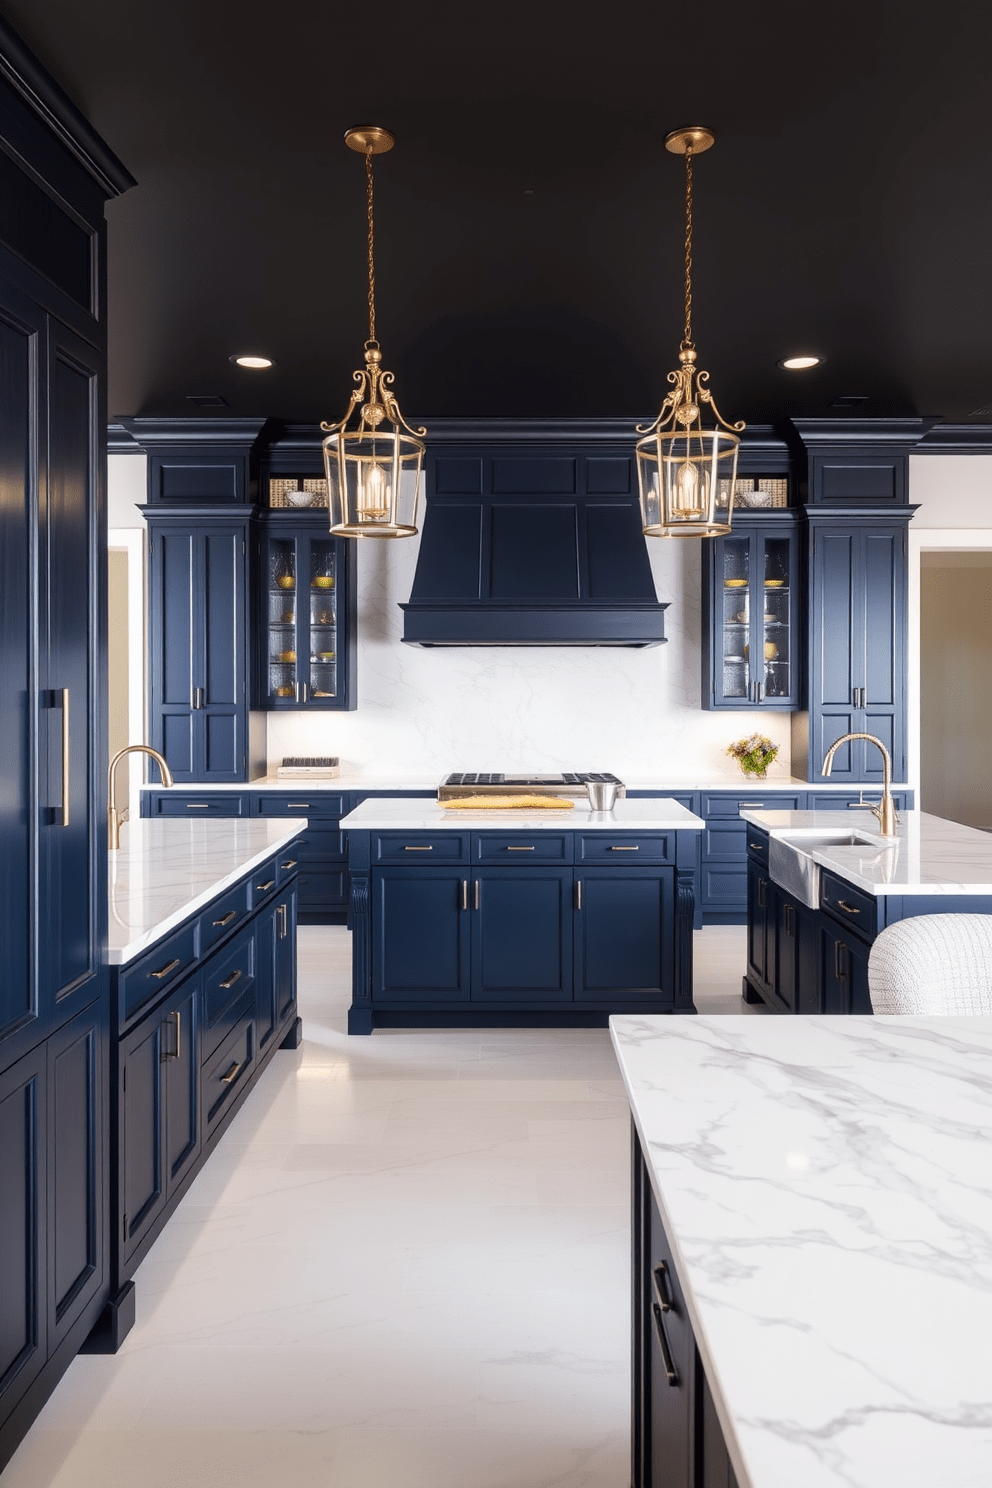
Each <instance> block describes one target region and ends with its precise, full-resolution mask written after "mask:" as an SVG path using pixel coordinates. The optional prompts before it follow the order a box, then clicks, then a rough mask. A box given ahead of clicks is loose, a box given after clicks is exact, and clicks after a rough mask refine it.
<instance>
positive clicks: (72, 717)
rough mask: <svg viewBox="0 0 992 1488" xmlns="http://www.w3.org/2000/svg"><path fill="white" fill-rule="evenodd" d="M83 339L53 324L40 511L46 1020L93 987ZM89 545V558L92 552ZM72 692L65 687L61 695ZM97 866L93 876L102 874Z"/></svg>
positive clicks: (93, 482)
mask: <svg viewBox="0 0 992 1488" xmlns="http://www.w3.org/2000/svg"><path fill="white" fill-rule="evenodd" d="M93 355H94V354H93V353H92V352H91V349H90V348H87V347H85V346H84V344H83V343H82V342H79V341H77V340H76V338H74V337H72V336H71V335H70V333H69V332H67V331H65V330H63V329H61V328H59V327H53V329H52V332H51V336H50V348H49V378H50V395H49V396H50V434H49V441H48V481H47V499H46V500H45V501H44V503H43V507H42V512H41V560H42V572H43V578H42V606H41V608H42V631H43V639H42V649H43V656H42V676H41V679H40V680H41V685H42V687H43V688H44V689H47V690H48V701H49V704H50V706H49V707H48V709H46V710H45V712H46V714H47V717H46V723H47V725H48V726H47V728H46V729H45V731H44V736H43V739H42V747H43V748H44V747H45V745H46V744H47V749H48V759H47V769H46V762H45V761H42V762H41V766H42V769H43V771H44V774H43V779H46V780H47V792H48V794H47V805H48V808H49V809H48V810H47V811H45V812H42V814H41V820H42V824H43V825H42V828H41V840H42V844H43V847H42V854H41V864H40V866H41V884H40V888H41V895H42V903H41V921H42V924H43V925H44V934H43V936H42V937H41V941H40V947H39V972H40V979H41V981H40V997H41V1002H42V1007H43V1009H44V1012H43V1016H45V1017H46V1019H47V1021H48V1022H49V1024H50V1026H51V1025H54V1024H55V1023H57V1022H62V1021H65V1020H66V1019H67V1018H68V1017H70V1016H71V1015H72V1014H73V1013H74V1012H75V1011H76V1010H77V1009H78V1008H80V1007H82V1006H84V1005H85V1003H86V1002H87V1001H89V1000H90V999H91V998H92V997H93V996H94V995H95V990H96V987H97V985H98V979H99V977H100V965H99V946H98V937H97V908H98V905H99V902H100V899H101V896H102V893H103V882H102V876H103V874H104V873H105V858H104V854H103V852H102V851H99V853H98V846H99V847H101V848H102V845H103V843H104V841H105V838H104V825H103V819H102V813H101V812H100V803H101V801H102V800H103V798H104V779H103V776H104V767H103V761H102V760H98V759H97V758H96V757H95V753H94V751H95V748H96V745H97V742H98V741H99V739H100V737H101V735H100V733H99V732H98V731H97V725H96V720H95V717H94V714H95V699H96V697H97V693H98V687H99V682H100V679H99V678H98V676H97V675H96V668H97V667H98V664H99V654H100V648H99V643H98V619H97V616H98V585H97V576H96V524H97V512H96V504H97V491H98V478H99V477H98V450H99V444H98V436H97V428H98V424H97V416H98V412H99V397H98V378H97V369H96V367H95V366H94V365H92V363H91V360H90V359H89V358H90V357H92V356H93ZM88 555H89V556H88ZM66 694H68V696H66ZM98 874H99V875H100V880H99V882H98Z"/></svg>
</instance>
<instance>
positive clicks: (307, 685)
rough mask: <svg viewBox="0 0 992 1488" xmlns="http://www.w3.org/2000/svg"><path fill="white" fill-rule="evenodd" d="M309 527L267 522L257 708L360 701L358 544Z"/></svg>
mask: <svg viewBox="0 0 992 1488" xmlns="http://www.w3.org/2000/svg"><path fill="white" fill-rule="evenodd" d="M326 523H327V517H326V513H325V514H324V515H323V517H322V518H320V517H318V518H314V519H313V521H312V522H311V523H307V522H305V521H301V519H300V518H299V517H298V516H293V515H290V514H288V513H287V515H286V516H285V517H283V516H282V515H281V514H280V515H279V516H275V515H272V514H269V515H268V516H267V517H266V520H265V523H264V526H263V531H262V537H261V551H260V555H259V558H260V561H259V574H260V580H261V590H262V592H261V595H260V605H259V611H260V620H261V624H262V626H263V633H262V635H261V638H260V640H261V644H260V646H259V648H258V660H259V664H258V669H257V672H258V675H257V688H258V693H259V696H258V706H259V707H262V708H306V709H308V710H312V709H315V708H317V709H320V708H333V709H349V708H354V707H355V706H356V700H355V665H354V661H355V657H354V652H355V624H354V569H355V561H354V551H353V548H354V544H352V543H348V542H347V541H346V540H344V539H342V538H333V537H329V536H328V535H327V526H326Z"/></svg>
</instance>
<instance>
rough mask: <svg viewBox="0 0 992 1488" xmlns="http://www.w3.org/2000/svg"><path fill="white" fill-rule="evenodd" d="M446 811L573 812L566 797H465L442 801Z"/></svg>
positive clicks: (571, 802) (570, 802) (572, 802)
mask: <svg viewBox="0 0 992 1488" xmlns="http://www.w3.org/2000/svg"><path fill="white" fill-rule="evenodd" d="M440 804H441V805H442V806H443V807H444V809H445V811H571V810H572V808H573V807H574V805H575V802H574V801H568V800H566V799H565V797H564V796H465V797H462V798H459V799H458V800H457V801H442V802H441V803H440Z"/></svg>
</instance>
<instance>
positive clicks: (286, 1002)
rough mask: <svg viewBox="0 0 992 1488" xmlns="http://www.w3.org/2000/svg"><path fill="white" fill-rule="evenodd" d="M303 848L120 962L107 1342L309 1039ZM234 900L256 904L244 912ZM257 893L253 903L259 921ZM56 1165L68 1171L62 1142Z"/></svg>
mask: <svg viewBox="0 0 992 1488" xmlns="http://www.w3.org/2000/svg"><path fill="white" fill-rule="evenodd" d="M292 851H293V848H292V846H291V847H290V848H288V849H284V850H283V852H282V853H280V854H277V855H276V856H275V857H274V858H272V859H270V861H269V862H268V863H267V864H265V865H263V867H262V868H260V869H256V870H255V871H254V873H253V874H251V875H248V876H246V878H245V879H244V880H243V881H242V883H241V884H239V885H237V886H236V887H235V888H234V889H228V890H226V891H225V892H224V894H223V895H222V896H220V897H219V898H217V899H215V900H214V902H213V904H211V905H208V906H206V908H204V909H202V910H201V911H200V912H199V914H198V915H197V916H195V917H194V918H193V919H192V920H190V921H188V922H187V924H186V925H184V926H180V927H179V928H178V929H174V930H171V931H170V932H169V934H168V936H166V937H164V938H163V940H162V941H160V942H159V943H157V945H156V946H153V947H152V948H151V949H150V950H149V951H147V952H146V953H145V954H144V956H143V957H142V958H141V960H140V961H132V962H131V963H130V964H129V965H128V966H124V967H120V968H113V976H112V983H111V1007H112V1018H113V1026H115V1027H118V1028H120V1029H121V1030H122V1031H121V1033H120V1036H119V1038H117V1039H116V1040H114V1041H112V1044H111V1062H112V1066H113V1068H112V1072H111V1076H110V1088H111V1090H112V1091H113V1092H114V1097H115V1098H114V1105H113V1110H112V1119H111V1189H110V1192H111V1201H110V1213H111V1233H112V1237H113V1243H112V1245H111V1247H110V1277H109V1291H110V1301H109V1303H108V1304H107V1308H106V1310H105V1313H104V1316H103V1318H102V1319H101V1324H100V1328H99V1329H98V1330H97V1332H96V1333H95V1334H94V1336H93V1338H92V1339H91V1340H90V1343H89V1344H88V1347H90V1348H91V1350H92V1351H93V1352H113V1351H114V1350H115V1349H116V1348H117V1347H119V1345H120V1343H121V1341H122V1340H123V1338H124V1337H125V1335H126V1333H127V1331H128V1328H129V1327H130V1325H131V1322H132V1321H133V1286H132V1285H131V1282H130V1278H131V1276H132V1275H133V1273H134V1271H135V1269H136V1268H137V1266H138V1264H139V1263H140V1261H141V1260H142V1259H143V1257H144V1256H145V1255H146V1253H147V1252H148V1250H149V1249H150V1247H151V1245H152V1244H153V1242H154V1241H155V1239H156V1237H157V1236H158V1234H159V1233H160V1232H161V1230H162V1227H163V1225H164V1224H165V1223H166V1221H167V1219H168V1217H169V1215H170V1214H171V1213H172V1210H173V1209H174V1208H175V1206H176V1204H177V1203H178V1202H179V1200H180V1198H181V1197H182V1195H183V1193H185V1191H186V1189H187V1188H188V1187H189V1184H190V1183H191V1182H192V1180H193V1178H194V1176H195V1175H196V1173H197V1172H198V1171H199V1169H200V1167H201V1166H202V1164H203V1162H204V1161H205V1160H206V1158H207V1157H208V1156H209V1153H210V1150H211V1148H212V1145H213V1143H214V1142H215V1141H216V1139H217V1138H218V1137H219V1136H220V1134H221V1132H222V1131H223V1130H224V1128H225V1127H226V1125H227V1122H228V1119H229V1118H230V1117H231V1116H232V1115H233V1114H234V1112H235V1110H236V1109H237V1107H238V1106H239V1105H240V1103H241V1100H242V1098H243V1096H244V1095H245V1094H246V1093H247V1091H248V1089H249V1088H250V1086H251V1085H252V1084H253V1083H254V1080H255V1078H256V1076H257V1075H258V1073H259V1072H260V1070H261V1069H262V1068H263V1067H264V1065H265V1064H266V1063H267V1062H268V1059H269V1057H270V1055H271V1054H272V1053H273V1052H274V1051H275V1050H276V1048H278V1047H293V1048H295V1047H296V1046H297V1044H298V1043H299V1020H298V1019H297V1017H296V905H297V880H296V873H295V864H293V859H292V858H291V857H290V856H289V854H291V853H292ZM286 863H290V864H293V867H291V868H290V869H287V868H286V866H285V865H286ZM280 879H281V880H282V881H281V882H280V881H279V880H280ZM232 903H236V904H239V905H241V906H242V912H241V913H232V911H231V909H230V908H228V906H229V905H230V904H232ZM245 904H248V905H251V906H252V907H251V909H250V910H249V911H248V917H247V919H246V918H245V913H244V905H245ZM222 910H223V911H226V912H225V913H221V911H222ZM227 922H230V929H228V930H226V931H225V930H221V931H220V938H216V937H217V936H218V930H217V928H216V927H218V926H221V927H223V926H224V925H225V924H226V923H227ZM180 943H181V945H182V946H184V947H186V946H188V947H189V948H190V949H189V957H188V958H187V960H185V961H183V963H182V965H180V964H179V963H180V957H177V956H175V955H170V952H171V951H173V950H174V949H175V947H176V945H178V944H180ZM163 947H165V949H163ZM160 962H162V963H163V965H162V966H160V965H159V963H160ZM173 964H175V965H176V967H177V970H176V971H175V972H174V974H173V976H174V978H175V977H178V978H179V980H178V981H176V980H175V979H174V980H173V981H172V982H171V983H169V984H168V985H167V988H166V990H165V991H163V992H162V993H161V994H160V995H159V1000H158V1001H157V1002H155V1003H154V1005H152V1006H149V1004H148V1001H147V999H146V1000H145V1001H143V1002H138V1003H137V1011H136V1012H130V1009H131V1008H132V1006H134V1005H135V1000H134V998H133V995H132V993H131V990H130V986H131V983H132V982H133V981H134V980H135V978H136V977H137V978H138V979H139V980H141V981H144V977H143V972H144V970H145V968H146V967H148V966H150V967H152V968H153V970H152V971H151V972H150V973H148V975H150V976H153V977H154V976H161V975H162V974H163V971H167V970H169V969H170V968H171V967H172V965H173ZM77 1021H78V1020H77ZM70 1026H71V1025H70ZM66 1032H68V1030H66ZM77 1063H78V1060H77ZM75 1083H76V1084H78V1083H79V1075H78V1074H77V1075H76V1077H75ZM73 1088H75V1087H73ZM2 1110H3V1108H2V1107H0V1111H2ZM77 1125H78V1128H79V1131H83V1130H84V1123H83V1122H82V1121H81V1120H80V1121H78V1122H77ZM74 1142H75V1146H74V1147H71V1148H67V1154H68V1155H70V1156H71V1157H72V1160H73V1169H72V1170H73V1171H74V1172H75V1171H77V1170H79V1165H80V1139H79V1137H78V1136H77V1137H75V1138H74ZM50 1161H51V1160H50ZM55 1162H56V1169H57V1167H58V1153H56V1156H55ZM49 1182H50V1183H51V1180H49ZM77 1186H78V1185H77ZM2 1223H3V1220H2V1218H0V1225H2ZM49 1231H50V1233H52V1234H55V1233H57V1231H56V1228H55V1227H54V1226H49ZM59 1233H60V1231H59ZM81 1256H82V1251H81V1249H80V1242H79V1241H77V1242H76V1243H75V1248H74V1249H73V1250H72V1252H71V1255H69V1256H68V1258H67V1263H66V1266H65V1267H64V1268H63V1271H64V1274H65V1276H66V1278H67V1279H68V1278H69V1277H70V1275H73V1274H74V1275H76V1276H79V1277H82V1276H83V1269H82V1267H81V1263H80V1258H81ZM57 1274H58V1273H57ZM76 1286H77V1289H78V1286H79V1283H78V1282H77V1283H76ZM0 1336H2V1335H0Z"/></svg>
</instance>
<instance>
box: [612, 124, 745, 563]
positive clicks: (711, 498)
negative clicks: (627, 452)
mask: <svg viewBox="0 0 992 1488" xmlns="http://www.w3.org/2000/svg"><path fill="white" fill-rule="evenodd" d="M713 141H714V135H713V132H712V130H710V129H702V128H694V129H676V130H674V131H673V132H672V133H671V134H670V135H668V136H667V138H666V139H665V149H666V150H670V151H671V152H672V154H674V155H684V156H685V326H684V330H683V335H682V344H681V346H680V347H679V363H680V366H679V369H678V371H677V372H669V374H668V381H669V383H670V384H671V386H672V391H671V392H670V393H669V394H668V396H667V397H666V399H665V401H664V403H662V405H661V412H660V413H659V414H658V417H657V418H656V419H655V421H654V423H653V424H650V425H647V426H644V427H642V426H641V425H638V426H637V433H638V434H642V435H643V436H644V438H643V439H640V440H639V441H638V443H637V446H636V453H637V479H638V485H639V488H640V495H641V521H642V525H643V528H644V535H645V536H646V537H717V536H720V535H721V534H722V533H725V532H729V531H730V519H731V514H732V512H733V507H734V482H735V479H736V476H737V453H738V450H739V448H740V440H739V439H738V437H737V436H738V434H739V433H740V432H741V430H742V429H743V428H744V424H743V422H740V423H736V424H728V423H727V421H726V419H724V418H723V417H721V414H720V411H719V409H718V408H717V406H716V403H715V402H714V401H713V394H712V393H711V392H710V390H709V387H708V386H707V384H708V383H709V377H710V374H709V373H708V372H700V371H699V370H698V369H697V367H696V348H695V346H694V345H693V340H692V158H693V156H694V155H700V154H702V152H703V151H704V150H708V149H709V148H710V146H711V145H712V144H713ZM704 406H705V407H708V408H709V409H710V410H711V411H712V413H713V417H714V419H715V424H714V426H713V427H712V428H708V429H704V428H703V422H702V412H703V408H704Z"/></svg>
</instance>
